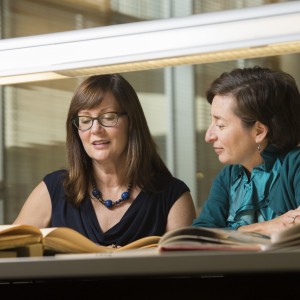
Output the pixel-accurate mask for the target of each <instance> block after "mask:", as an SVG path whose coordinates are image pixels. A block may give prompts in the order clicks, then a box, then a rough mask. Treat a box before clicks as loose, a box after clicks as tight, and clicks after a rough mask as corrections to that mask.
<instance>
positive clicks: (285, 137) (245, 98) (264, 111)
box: [206, 66, 300, 152]
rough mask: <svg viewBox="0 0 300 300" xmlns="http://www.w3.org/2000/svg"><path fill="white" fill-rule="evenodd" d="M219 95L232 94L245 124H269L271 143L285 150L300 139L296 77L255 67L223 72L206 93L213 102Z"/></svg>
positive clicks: (236, 112)
mask: <svg viewBox="0 0 300 300" xmlns="http://www.w3.org/2000/svg"><path fill="white" fill-rule="evenodd" d="M216 95H232V96H233V97H234V99H235V101H236V109H235V111H234V113H235V114H236V115H237V116H238V117H239V118H240V119H241V120H242V122H243V124H244V126H245V127H251V126H253V125H254V124H255V122H256V121H259V122H261V123H263V124H264V125H266V126H267V127H268V129H269V131H268V135H267V138H268V142H269V143H270V144H274V145H275V146H276V147H277V148H278V149H279V150H280V151H282V152H285V151H289V150H290V149H292V148H294V147H295V146H297V145H298V144H299V142H300V94H299V89H298V87H297V84H296V81H295V79H294V78H293V77H292V76H291V75H290V74H288V73H286V72H283V71H280V70H279V71H275V70H271V69H269V68H263V67H259V66H255V67H252V68H243V69H242V68H237V69H234V70H232V71H231V72H225V73H223V74H221V75H220V76H219V77H218V78H217V79H216V80H214V81H213V82H212V84H211V85H210V87H209V88H208V90H207V92H206V98H207V101H208V102H209V103H210V104H211V103H212V101H213V98H214V97H215V96H216Z"/></svg>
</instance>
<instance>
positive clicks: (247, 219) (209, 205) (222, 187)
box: [193, 66, 300, 234]
mask: <svg viewBox="0 0 300 300" xmlns="http://www.w3.org/2000/svg"><path fill="white" fill-rule="evenodd" d="M206 96H207V100H208V102H209V103H210V104H211V119H212V120H211V124H210V126H209V128H208V130H207V132H206V136H205V140H206V142H208V143H211V144H212V146H213V148H214V150H215V152H216V154H217V155H218V158H219V161H220V162H221V163H223V164H224V165H226V166H225V167H224V168H223V169H222V170H221V172H220V173H219V174H218V175H217V176H216V178H215V179H214V182H213V185H212V188H211V190H210V193H209V196H208V199H207V201H206V202H205V204H204V207H203V209H202V210H201V212H200V214H199V216H198V218H196V219H195V220H194V221H193V226H205V227H220V228H227V229H236V230H240V231H256V232H260V233H264V234H271V233H272V232H275V231H279V230H282V229H284V228H287V227H289V226H293V225H294V224H297V223H300V209H298V207H299V205H300V147H299V146H298V145H299V142H300V94H299V89H298V87H297V85H296V82H295V80H294V78H293V77H292V76H291V75H289V74H287V73H285V72H282V71H274V70H270V69H268V68H261V67H258V66H256V67H253V68H244V69H235V70H233V71H231V72H229V73H223V74H222V75H221V76H220V77H219V78H217V79H216V80H215V81H214V82H213V83H212V84H211V86H210V87H209V89H208V91H207V94H206Z"/></svg>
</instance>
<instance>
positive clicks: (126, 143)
mask: <svg viewBox="0 0 300 300" xmlns="http://www.w3.org/2000/svg"><path fill="white" fill-rule="evenodd" d="M66 131H67V137H66V147H67V158H68V167H67V168H66V169H62V170H56V171H54V172H52V173H51V174H47V175H46V176H45V177H44V178H43V180H42V181H41V182H40V183H39V184H38V185H37V186H36V187H35V189H34V190H33V191H32V193H31V194H30V195H29V197H28V199H27V200H26V202H25V204H24V205H23V207H22V209H21V211H20V214H19V216H18V217H17V218H16V220H15V221H14V223H15V224H31V225H34V226H37V227H40V228H44V227H70V228H72V229H74V230H76V231H78V232H80V233H81V234H83V235H85V236H86V237H88V238H89V239H91V240H92V241H94V242H96V243H98V244H101V245H105V246H109V245H117V246H124V245H126V244H128V243H131V242H133V241H135V240H137V239H139V238H142V237H145V236H150V235H159V236H161V235H163V234H164V233H165V232H166V231H169V230H172V229H175V228H178V227H181V226H186V225H190V224H191V223H192V220H193V219H194V218H195V207H194V203H193V200H192V197H191V194H190V190H189V188H188V186H187V185H186V184H185V183H184V182H183V181H181V180H179V179H177V178H175V177H173V176H172V174H171V173H170V171H169V170H168V168H167V167H166V165H165V164H164V162H163V161H162V159H161V158H160V156H159V154H158V152H157V148H156V144H155V142H154V140H153V138H152V136H151V133H150V130H149V128H148V125H147V121H146V118H145V115H144V112H143V109H142V106H141V104H140V101H139V99H138V96H137V94H136V92H135V90H134V89H133V87H132V86H131V85H130V84H129V82H128V81H127V80H125V78H123V77H122V76H121V75H119V74H112V75H97V76H91V77H89V78H87V79H86V80H85V81H83V82H82V83H81V85H80V86H79V87H78V89H77V91H76V92H75V93H74V95H73V98H72V101H71V103H70V107H69V112H68V116H67V120H66Z"/></svg>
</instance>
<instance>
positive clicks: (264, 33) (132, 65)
mask: <svg viewBox="0 0 300 300" xmlns="http://www.w3.org/2000/svg"><path fill="white" fill-rule="evenodd" d="M297 52H300V1H291V2H285V3H277V4H268V5H264V6H259V7H253V8H244V9H235V10H227V11H221V12H214V13H205V14H199V15H192V16H188V17H183V18H172V19H164V20H154V21H144V22H136V23H130V24H121V25H112V26H106V27H99V28H91V29H82V30H74V31H68V32H60V33H52V34H45V35H37V36H30V37H21V38H13V39H4V40H1V41H0V61H1V64H0V84H2V85H3V84H14V83H21V82H29V81H36V80H50V79H57V78H68V77H79V76H88V75H93V74H100V73H113V72H128V71H137V70H144V69H153V68H162V67H166V66H175V65H181V64H199V63H208V62H217V61H224V60H235V59H240V58H245V59H246V58H252V57H263V56H272V55H282V54H290V53H297Z"/></svg>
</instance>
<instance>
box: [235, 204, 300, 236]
mask: <svg viewBox="0 0 300 300" xmlns="http://www.w3.org/2000/svg"><path fill="white" fill-rule="evenodd" d="M295 224H300V206H299V207H298V208H296V209H293V210H289V211H288V212H286V213H285V214H283V215H281V216H279V217H277V218H274V219H273V220H270V221H265V222H259V223H254V224H251V225H245V226H241V227H239V228H238V231H248V232H249V231H252V232H258V233H262V234H267V235H271V234H272V233H274V232H278V231H281V230H284V229H286V228H288V227H291V226H294V225H295Z"/></svg>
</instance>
